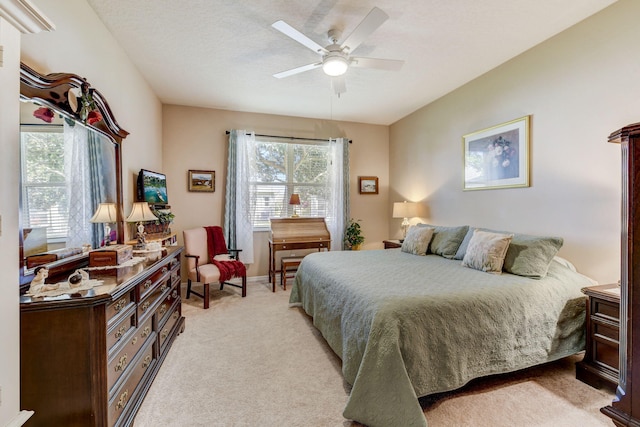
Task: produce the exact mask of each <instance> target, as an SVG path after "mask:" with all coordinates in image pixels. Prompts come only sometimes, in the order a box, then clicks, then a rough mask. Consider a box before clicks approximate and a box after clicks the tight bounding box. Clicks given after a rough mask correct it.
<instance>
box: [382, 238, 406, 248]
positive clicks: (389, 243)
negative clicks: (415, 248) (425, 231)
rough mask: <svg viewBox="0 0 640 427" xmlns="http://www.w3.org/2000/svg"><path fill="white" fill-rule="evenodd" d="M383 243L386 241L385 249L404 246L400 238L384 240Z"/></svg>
mask: <svg viewBox="0 0 640 427" xmlns="http://www.w3.org/2000/svg"><path fill="white" fill-rule="evenodd" d="M382 243H384V248H385V249H394V248H401V247H402V243H400V240H383V241H382Z"/></svg>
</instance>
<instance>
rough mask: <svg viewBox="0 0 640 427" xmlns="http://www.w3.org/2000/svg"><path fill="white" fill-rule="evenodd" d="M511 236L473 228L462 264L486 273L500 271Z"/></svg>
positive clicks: (498, 272)
mask: <svg viewBox="0 0 640 427" xmlns="http://www.w3.org/2000/svg"><path fill="white" fill-rule="evenodd" d="M512 238H513V234H501V233H491V232H488V231H481V230H474V232H473V236H472V237H471V240H470V241H469V246H468V247H467V252H466V253H465V255H464V258H463V259H462V265H463V266H465V267H469V268H474V269H476V270H481V271H486V272H487V273H494V274H500V273H502V265H503V264H504V257H505V255H506V254H507V249H509V243H511V239H512Z"/></svg>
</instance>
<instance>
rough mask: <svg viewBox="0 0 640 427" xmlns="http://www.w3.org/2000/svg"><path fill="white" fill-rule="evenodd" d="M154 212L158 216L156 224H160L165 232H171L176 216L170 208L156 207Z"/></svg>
mask: <svg viewBox="0 0 640 427" xmlns="http://www.w3.org/2000/svg"><path fill="white" fill-rule="evenodd" d="M153 214H154V215H155V216H157V217H158V219H156V221H155V224H156V225H160V226H161V228H162V232H163V233H164V234H169V232H170V229H169V226H170V225H171V223H172V222H173V219H174V218H175V217H176V216H175V215H174V214H173V213H171V211H170V210H169V209H154V210H153Z"/></svg>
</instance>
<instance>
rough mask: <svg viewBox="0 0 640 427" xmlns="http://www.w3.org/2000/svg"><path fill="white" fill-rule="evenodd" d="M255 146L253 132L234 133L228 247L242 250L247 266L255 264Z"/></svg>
mask: <svg viewBox="0 0 640 427" xmlns="http://www.w3.org/2000/svg"><path fill="white" fill-rule="evenodd" d="M255 142H256V136H255V133H253V132H251V133H249V134H247V132H246V131H244V130H232V131H231V132H230V134H229V157H228V163H227V188H226V197H225V220H224V230H225V234H226V236H227V245H228V246H229V247H231V248H236V249H242V252H241V253H240V259H241V260H242V262H243V263H245V264H253V224H252V223H251V196H250V191H249V172H250V171H249V156H251V155H253V154H252V153H253V151H254V149H255Z"/></svg>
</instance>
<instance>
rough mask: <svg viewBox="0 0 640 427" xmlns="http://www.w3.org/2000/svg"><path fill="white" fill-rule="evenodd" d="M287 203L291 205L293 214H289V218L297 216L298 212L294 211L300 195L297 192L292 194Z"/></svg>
mask: <svg viewBox="0 0 640 427" xmlns="http://www.w3.org/2000/svg"><path fill="white" fill-rule="evenodd" d="M289 204H290V205H293V215H291V218H298V214H297V213H296V205H299V204H300V195H299V194H295V193H294V194H292V195H291V198H290V199H289Z"/></svg>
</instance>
